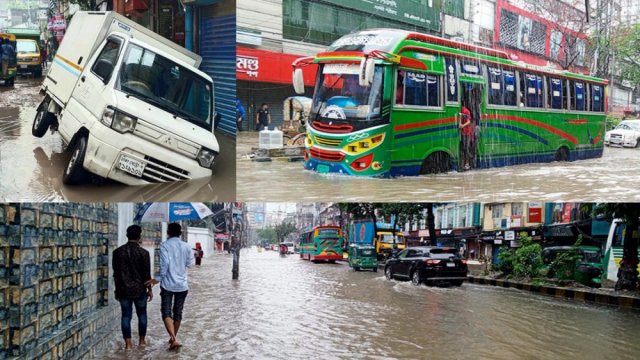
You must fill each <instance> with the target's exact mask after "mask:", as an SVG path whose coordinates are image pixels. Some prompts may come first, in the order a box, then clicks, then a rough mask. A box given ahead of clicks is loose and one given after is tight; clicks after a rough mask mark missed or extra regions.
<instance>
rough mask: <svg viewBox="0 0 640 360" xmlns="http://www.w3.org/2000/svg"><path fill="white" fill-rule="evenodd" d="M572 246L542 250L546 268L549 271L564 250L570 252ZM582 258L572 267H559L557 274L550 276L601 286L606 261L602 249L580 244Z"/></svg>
mask: <svg viewBox="0 0 640 360" xmlns="http://www.w3.org/2000/svg"><path fill="white" fill-rule="evenodd" d="M572 249H573V247H572V246H552V247H548V248H545V249H544V250H542V262H543V264H544V268H545V269H546V270H547V271H549V266H550V265H551V263H552V262H553V261H554V260H555V259H556V257H557V256H558V255H559V254H560V253H563V252H569V251H571V250H572ZM579 252H580V259H579V260H578V261H576V263H575V264H574V265H573V266H571V267H570V268H565V269H559V270H558V271H557V273H556V274H549V276H553V277H556V278H558V279H562V280H574V281H576V282H578V283H580V284H583V285H587V286H591V287H600V286H602V274H603V271H604V262H603V256H602V251H601V250H600V248H598V247H595V246H580V248H579Z"/></svg>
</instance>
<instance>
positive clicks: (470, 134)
mask: <svg viewBox="0 0 640 360" xmlns="http://www.w3.org/2000/svg"><path fill="white" fill-rule="evenodd" d="M458 127H459V128H460V145H461V151H460V159H461V160H462V162H463V164H464V165H463V168H464V170H469V168H470V165H469V162H470V161H469V160H470V159H469V158H470V155H471V146H472V143H473V138H474V136H475V125H474V124H473V119H472V117H471V111H469V109H468V108H467V106H466V105H462V109H460V123H459V124H458Z"/></svg>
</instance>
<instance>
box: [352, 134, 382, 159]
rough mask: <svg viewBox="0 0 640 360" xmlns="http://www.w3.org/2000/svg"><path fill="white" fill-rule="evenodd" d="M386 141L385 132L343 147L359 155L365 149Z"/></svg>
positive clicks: (367, 149)
mask: <svg viewBox="0 0 640 360" xmlns="http://www.w3.org/2000/svg"><path fill="white" fill-rule="evenodd" d="M383 141H384V134H378V135H375V136H371V137H368V138H366V139H361V140H357V141H354V142H352V143H349V144H348V145H346V146H345V147H343V148H342V149H344V151H346V152H347V153H348V154H350V155H357V154H360V153H363V152H365V151H369V150H371V149H373V148H376V147H378V146H379V145H380V144H382V142H383Z"/></svg>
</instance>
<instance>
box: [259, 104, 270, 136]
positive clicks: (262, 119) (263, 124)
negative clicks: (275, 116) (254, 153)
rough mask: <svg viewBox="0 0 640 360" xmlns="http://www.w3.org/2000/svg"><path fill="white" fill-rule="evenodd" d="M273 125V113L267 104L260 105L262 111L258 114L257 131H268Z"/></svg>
mask: <svg viewBox="0 0 640 360" xmlns="http://www.w3.org/2000/svg"><path fill="white" fill-rule="evenodd" d="M270 124H271V113H270V112H269V106H268V105H267V103H262V105H260V110H258V112H257V113H256V131H260V130H262V129H266V128H268V127H269V125H270Z"/></svg>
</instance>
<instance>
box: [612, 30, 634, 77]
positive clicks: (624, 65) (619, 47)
mask: <svg viewBox="0 0 640 360" xmlns="http://www.w3.org/2000/svg"><path fill="white" fill-rule="evenodd" d="M639 39H640V24H635V25H632V26H628V27H623V28H620V29H618V31H617V32H616V34H615V35H614V37H613V41H612V42H613V48H614V49H615V54H616V63H615V66H616V70H618V71H619V73H620V76H621V77H622V78H623V79H625V80H629V81H630V82H631V83H632V84H633V85H634V86H637V85H639V84H640V46H638V40H639Z"/></svg>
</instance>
